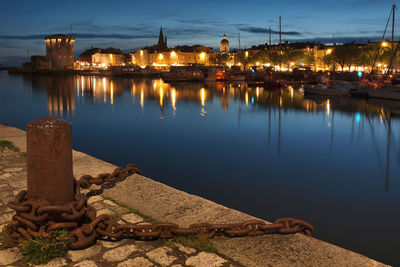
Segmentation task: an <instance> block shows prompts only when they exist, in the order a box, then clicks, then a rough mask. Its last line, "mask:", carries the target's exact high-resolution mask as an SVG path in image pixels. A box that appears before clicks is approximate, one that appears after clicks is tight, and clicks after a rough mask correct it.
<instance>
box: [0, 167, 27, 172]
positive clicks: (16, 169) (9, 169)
mask: <svg viewBox="0 0 400 267" xmlns="http://www.w3.org/2000/svg"><path fill="white" fill-rule="evenodd" d="M22 170H23V168H19V167H18V168H6V169H3V172H19V171H22Z"/></svg>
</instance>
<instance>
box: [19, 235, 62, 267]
mask: <svg viewBox="0 0 400 267" xmlns="http://www.w3.org/2000/svg"><path fill="white" fill-rule="evenodd" d="M50 235H51V237H52V238H51V239H49V238H43V237H34V238H32V239H26V240H24V241H23V242H22V243H21V250H22V259H23V261H24V262H26V263H32V264H36V265H37V264H46V263H48V262H49V261H50V260H51V259H54V258H58V257H62V258H65V257H66V256H67V251H68V242H66V241H65V240H63V238H64V237H66V236H68V231H67V230H64V229H58V230H54V231H52V232H51V233H50Z"/></svg>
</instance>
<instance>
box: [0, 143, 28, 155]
mask: <svg viewBox="0 0 400 267" xmlns="http://www.w3.org/2000/svg"><path fill="white" fill-rule="evenodd" d="M0 147H6V148H8V149H9V150H12V151H15V152H18V153H19V154H20V155H21V156H22V157H26V152H21V150H20V149H19V148H18V147H16V146H15V145H14V144H13V143H12V142H10V141H7V140H0Z"/></svg>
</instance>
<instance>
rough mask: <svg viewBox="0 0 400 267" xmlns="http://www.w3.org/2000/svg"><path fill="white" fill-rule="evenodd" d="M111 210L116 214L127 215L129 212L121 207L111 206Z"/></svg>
mask: <svg viewBox="0 0 400 267" xmlns="http://www.w3.org/2000/svg"><path fill="white" fill-rule="evenodd" d="M111 209H112V210H113V211H115V212H116V213H118V214H127V213H129V212H130V211H129V210H128V209H127V208H124V207H121V206H113V207H111Z"/></svg>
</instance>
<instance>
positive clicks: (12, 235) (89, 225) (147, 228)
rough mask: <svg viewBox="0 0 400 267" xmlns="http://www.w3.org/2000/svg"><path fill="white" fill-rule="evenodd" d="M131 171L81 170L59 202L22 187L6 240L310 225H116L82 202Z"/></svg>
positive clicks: (266, 230)
mask: <svg viewBox="0 0 400 267" xmlns="http://www.w3.org/2000/svg"><path fill="white" fill-rule="evenodd" d="M135 173H137V174H141V172H140V170H139V169H138V168H137V167H136V166H135V165H134V164H128V165H127V167H126V168H116V169H115V170H114V171H113V172H112V173H109V174H100V175H98V176H96V177H93V176H91V175H84V176H82V177H81V178H80V179H79V181H76V182H75V196H74V200H73V201H71V202H69V203H67V204H64V205H44V204H43V203H39V202H37V201H33V200H29V199H28V198H27V191H26V190H23V191H21V192H20V193H19V194H18V195H17V196H16V198H15V200H14V201H11V202H9V203H8V206H9V207H10V208H11V209H13V210H15V211H16V214H15V215H14V216H13V218H12V221H11V222H10V223H9V224H8V225H7V226H6V236H7V239H8V240H7V241H8V242H9V243H10V244H16V243H17V242H18V240H19V239H20V238H25V239H28V238H32V237H47V238H51V235H50V232H51V231H53V230H57V229H67V230H69V234H68V236H67V237H65V238H64V240H65V241H68V242H67V244H68V247H69V248H71V249H82V248H86V247H88V246H90V245H91V244H93V243H94V242H95V240H96V239H97V238H98V237H103V238H105V239H109V240H119V239H122V238H134V239H144V240H148V239H150V240H152V239H159V238H172V237H173V236H176V235H195V236H197V237H199V236H204V237H206V238H213V237H214V236H227V237H239V236H255V235H262V234H273V233H277V234H294V233H302V234H305V235H308V236H311V234H312V232H313V230H314V228H313V226H312V225H310V224H309V223H307V222H305V221H302V220H297V219H293V218H281V219H277V220H276V221H275V222H274V223H272V224H271V223H266V222H264V221H261V220H249V221H245V222H242V223H227V224H210V223H195V224H192V225H190V226H189V227H187V228H183V227H179V226H178V225H176V224H173V223H160V224H143V225H134V224H119V223H117V222H115V221H114V220H113V219H112V218H111V217H110V216H108V215H105V214H103V215H100V216H96V210H95V209H94V208H93V207H92V206H90V205H89V204H88V203H87V199H88V198H89V197H91V196H93V195H98V194H101V193H102V192H103V191H104V189H106V188H110V187H113V186H115V184H116V183H117V182H120V181H122V180H124V179H126V178H127V177H128V176H130V175H132V174H135ZM93 184H96V185H101V188H100V189H99V190H93V191H90V192H89V193H87V194H86V195H85V194H81V193H80V188H84V189H87V188H89V187H90V186H91V185H93Z"/></svg>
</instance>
